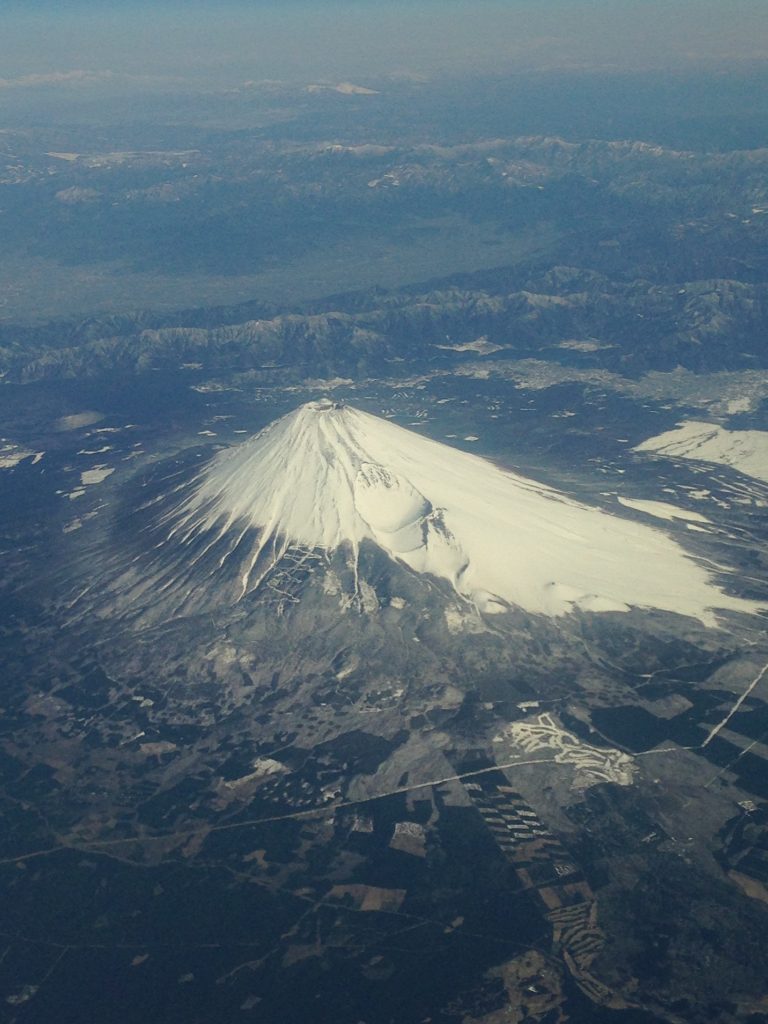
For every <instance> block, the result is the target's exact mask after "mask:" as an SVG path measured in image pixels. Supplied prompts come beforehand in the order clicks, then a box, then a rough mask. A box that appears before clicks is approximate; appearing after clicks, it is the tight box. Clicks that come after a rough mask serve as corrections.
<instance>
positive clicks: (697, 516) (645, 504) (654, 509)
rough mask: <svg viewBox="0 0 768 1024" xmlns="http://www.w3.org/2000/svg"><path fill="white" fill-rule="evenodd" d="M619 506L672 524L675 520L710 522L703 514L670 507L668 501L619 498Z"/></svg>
mask: <svg viewBox="0 0 768 1024" xmlns="http://www.w3.org/2000/svg"><path fill="white" fill-rule="evenodd" d="M618 501H619V504H620V505H624V506H625V508H633V509H635V510H636V511H638V512H645V513H646V515H649V516H655V517H656V519H666V520H667V521H669V522H671V521H673V520H675V519H684V520H685V521H686V522H689V523H708V522H710V520H709V519H707V517H706V516H703V515H702V514H701V512H689V511H688V510H687V509H684V508H678V507H677V506H676V505H670V504H669V503H668V502H666V501H642V500H641V499H640V498H622V497H621V496H619V498H618Z"/></svg>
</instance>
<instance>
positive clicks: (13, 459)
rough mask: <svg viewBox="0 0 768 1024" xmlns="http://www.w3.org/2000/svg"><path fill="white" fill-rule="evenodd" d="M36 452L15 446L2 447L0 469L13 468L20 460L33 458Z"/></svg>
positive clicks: (0, 449) (0, 450)
mask: <svg viewBox="0 0 768 1024" xmlns="http://www.w3.org/2000/svg"><path fill="white" fill-rule="evenodd" d="M34 454H35V453H34V452H30V451H26V450H25V449H24V448H16V447H13V446H9V447H4V448H0V469H13V468H14V467H15V466H18V465H19V463H20V462H23V461H24V460H25V459H29V458H31V457H32V456H33V455H34Z"/></svg>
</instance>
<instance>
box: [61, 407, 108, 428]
mask: <svg viewBox="0 0 768 1024" xmlns="http://www.w3.org/2000/svg"><path fill="white" fill-rule="evenodd" d="M103 419H104V414H103V413H101V412H92V411H90V410H89V411H87V412H76V413H73V414H72V415H71V416H60V417H59V418H58V419H57V420H56V422H55V423H54V427H55V429H56V430H60V431H64V430H79V429H80V427H90V426H92V425H93V424H94V423H98V422H99V421H100V420H103Z"/></svg>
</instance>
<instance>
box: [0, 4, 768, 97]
mask: <svg viewBox="0 0 768 1024" xmlns="http://www.w3.org/2000/svg"><path fill="white" fill-rule="evenodd" d="M766 58H768V0H503V2H501V0H471V2H470V0H409V2H407V3H403V2H392V0H280V2H279V3H275V2H267V0H261V2H259V0H250V2H248V3H245V2H242V3H239V2H232V0H230V2H229V3H227V2H224V3H218V4H216V5H215V7H214V5H212V4H203V3H195V2H184V3H183V4H182V3H179V4H172V3H160V4H158V3H153V4H144V3H139V2H131V0H122V2H121V3H119V4H115V3H109V2H98V0H90V2H87V0H80V2H74V0H56V2H55V3H46V2H42V0H24V2H23V3H20V2H18V0H0V62H1V63H0V84H2V85H3V86H4V88H6V89H7V88H33V87H35V86H36V84H37V83H39V82H40V79H38V78H35V77H32V78H30V77H28V76H40V75H48V74H51V73H63V72H71V71H76V70H85V71H110V72H114V73H116V74H120V75H136V76H144V75H147V76H166V75H167V76H171V77H172V76H180V77H183V78H188V79H190V80H194V81H198V82H199V81H201V80H207V81H210V82H215V83H217V84H236V83H237V82H238V81H241V80H242V79H243V77H246V78H250V79H259V78H286V79H292V80H302V81H309V80H311V79H313V78H317V77H331V78H336V79H338V78H347V77H353V76H355V77H358V78H359V77H360V76H366V75H368V76H375V75H380V74H386V73H389V72H392V71H407V72H413V73H422V74H427V75H429V74H435V73H440V72H445V71H453V70H455V71H464V70H467V69H470V70H471V69H476V70H478V71H483V70H489V69H498V70H501V69H505V68H510V67H513V68H514V67H530V66H535V67H544V68H549V67H564V66H565V67H567V66H573V65H577V66H583V65H586V66H596V67H606V66H615V67H617V68H622V67H628V66H632V67H638V66H639V67H643V66H645V67H648V66H655V67H670V66H675V65H676V64H678V63H681V62H686V63H687V62H689V61H692V60H693V61H704V62H707V63H711V62H713V61H715V62H731V61H736V60H738V61H743V60H764V59H766Z"/></svg>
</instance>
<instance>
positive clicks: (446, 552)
mask: <svg viewBox="0 0 768 1024" xmlns="http://www.w3.org/2000/svg"><path fill="white" fill-rule="evenodd" d="M168 524H169V526H170V527H171V529H170V538H169V539H171V538H174V539H175V540H176V541H179V540H180V541H183V542H187V543H190V544H193V545H194V548H195V550H199V549H200V547H201V545H203V546H204V555H205V553H206V552H214V551H215V552H216V561H217V564H218V565H219V566H224V565H225V563H226V562H227V561H230V560H231V561H232V562H236V563H237V564H238V565H239V566H240V567H241V568H239V570H238V571H239V573H240V588H241V593H242V594H243V595H244V594H246V593H248V592H250V591H252V590H254V589H255V588H256V587H257V586H258V585H259V583H260V581H261V580H262V579H263V577H264V575H265V574H266V572H267V571H269V568H270V567H271V566H272V565H274V564H275V563H276V562H277V561H278V560H279V559H280V558H281V557H282V556H283V554H284V553H285V552H286V550H287V549H288V548H289V547H293V548H295V547H297V546H298V547H303V548H307V549H321V550H325V551H326V552H329V553H330V552H334V551H336V550H338V549H343V550H347V551H348V552H349V555H350V561H351V562H352V564H353V565H357V556H358V553H359V550H360V547H361V545H362V544H363V542H365V541H368V542H373V543H374V544H377V545H378V546H379V547H380V548H381V549H383V550H384V551H385V552H386V553H387V554H388V555H389V556H390V557H391V558H393V559H396V560H398V561H399V562H401V563H403V564H405V565H407V566H409V567H410V568H411V569H412V570H414V571H416V572H418V573H427V574H430V575H432V576H435V577H440V578H443V579H446V580H448V581H450V583H451V584H452V585H453V587H454V588H455V589H456V591H457V592H458V593H459V594H461V595H462V596H464V597H465V598H467V599H468V600H471V601H473V602H475V603H476V604H477V605H478V607H479V608H480V609H482V610H483V611H486V612H493V611H501V610H503V609H504V608H505V607H506V606H508V605H514V606H518V607H520V608H523V609H526V610H527V611H530V612H535V613H543V614H546V615H561V614H564V613H566V612H568V611H570V610H572V609H573V608H574V607H578V608H583V609H586V610H591V611H623V610H626V609H627V608H628V607H630V606H639V607H644V608H657V609H663V610H666V611H670V612H679V613H681V614H684V615H690V616H694V617H696V618H699V619H701V620H702V621H704V622H707V623H711V622H713V621H714V617H713V614H712V611H711V609H735V610H741V611H754V606H753V605H752V604H751V603H749V602H746V601H741V600H738V599H736V598H732V597H729V596H727V595H725V594H723V593H722V592H721V591H720V590H718V588H717V587H716V586H715V585H714V583H713V582H712V580H711V578H710V576H709V574H708V573H707V572H706V571H705V570H704V569H703V568H702V567H701V566H700V565H699V564H697V563H696V562H695V561H694V560H692V559H691V558H689V557H687V556H686V555H685V553H684V552H683V550H682V549H681V548H680V547H679V546H678V545H677V544H675V543H674V541H673V540H672V539H671V538H670V537H668V536H667V535H666V534H665V533H663V532H661V531H660V530H657V529H654V528H651V527H648V526H644V525H640V524H638V523H635V522H631V521H628V520H625V519H623V518H620V517H618V516H613V515H609V514H607V513H605V512H602V511H600V510H597V509H593V508H589V507H587V506H584V505H581V504H579V503H577V502H575V501H573V500H571V499H569V498H567V497H566V496H564V495H562V494H560V493H558V492H557V491H555V490H552V489H551V488H549V487H546V486H544V485H543V484H539V483H535V482H533V481H531V480H527V479H525V478H524V477H521V476H518V475H516V474H515V473H511V472H507V471H504V470H501V469H499V468H497V467H496V466H494V465H493V464H491V463H490V462H488V461H486V460H485V459H482V458H478V457H477V456H475V455H470V454H468V453H465V452H461V451H457V450H455V449H453V448H450V447H448V446H447V445H444V444H440V443H438V442H435V441H431V440H428V439H425V438H423V437H421V436H420V435H418V434H415V433H413V432H411V431H409V430H404V429H403V428H401V427H398V426H395V425H394V424H392V423H390V422H388V421H387V420H384V419H380V418H379V417H376V416H372V415H370V414H368V413H364V412H361V411H359V410H357V409H353V408H350V407H348V406H339V405H336V404H334V403H332V402H329V401H320V402H310V403H309V404H307V405H304V406H302V407H301V408H299V409H297V410H296V411H295V412H293V413H291V414H289V415H288V416H285V417H283V418H282V419H280V420H278V421H277V422H275V423H273V424H272V425H271V426H269V427H267V428H266V429H265V430H263V431H262V432H261V433H260V434H258V435H256V436H255V437H253V438H252V439H251V440H249V441H246V442H245V443H244V444H242V445H239V446H238V447H236V448H234V449H230V450H228V451H226V452H222V453H221V454H219V455H218V456H216V457H215V458H214V459H213V460H212V462H211V463H210V464H209V465H208V466H207V467H206V468H205V469H204V470H203V471H202V472H201V474H200V476H199V477H198V478H197V480H196V481H195V484H194V487H193V489H192V491H191V492H190V493H189V494H188V495H187V497H186V498H185V499H184V500H183V501H182V502H181V505H180V506H179V507H177V508H176V509H175V510H174V511H173V513H171V515H170V516H169V519H168ZM244 545H245V546H248V548H247V551H246V552H245V555H244V554H243V547H244ZM265 566H266V568H265Z"/></svg>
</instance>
